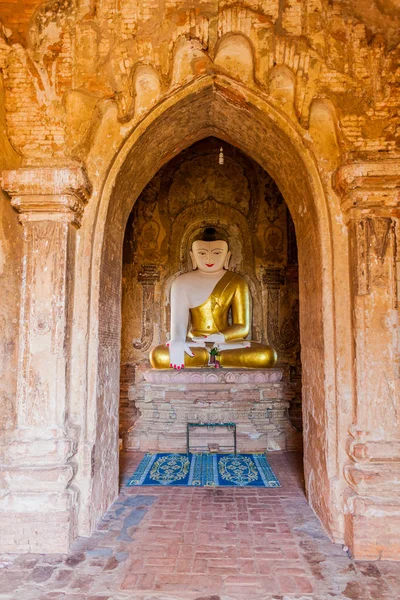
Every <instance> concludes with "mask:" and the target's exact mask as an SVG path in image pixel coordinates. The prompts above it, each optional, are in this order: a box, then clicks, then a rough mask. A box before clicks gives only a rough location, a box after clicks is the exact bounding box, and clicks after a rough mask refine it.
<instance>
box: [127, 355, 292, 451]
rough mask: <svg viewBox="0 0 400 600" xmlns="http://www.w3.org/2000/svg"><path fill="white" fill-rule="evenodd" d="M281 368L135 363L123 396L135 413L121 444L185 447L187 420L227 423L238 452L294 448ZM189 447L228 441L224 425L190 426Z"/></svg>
mask: <svg viewBox="0 0 400 600" xmlns="http://www.w3.org/2000/svg"><path fill="white" fill-rule="evenodd" d="M283 375H284V371H283V369H280V368H276V369H268V370H256V369H254V370H253V369H252V370H244V369H212V368H206V369H190V370H185V371H170V370H165V371H164V370H160V371H156V370H153V369H145V368H141V367H138V368H137V370H136V373H135V384H134V385H133V386H131V388H130V390H129V398H130V400H131V401H133V402H134V403H135V405H136V408H137V409H138V411H139V415H140V416H139V418H138V420H137V421H136V422H135V424H134V425H133V426H132V427H131V428H130V430H129V431H128V433H127V434H126V435H125V438H124V447H125V448H127V449H134V450H140V451H143V452H156V451H171V452H185V450H186V424H187V423H188V422H203V423H211V422H212V423H220V422H227V421H229V422H233V423H236V426H237V449H238V452H263V451H265V450H269V451H271V450H295V449H298V448H299V446H300V447H301V433H299V432H298V431H297V430H296V429H295V428H294V427H293V426H292V425H291V423H290V421H289V417H288V409H289V404H290V400H291V398H292V397H293V395H294V392H293V390H292V389H291V386H290V384H289V383H288V382H287V381H286V378H284V377H283ZM190 440H191V448H193V449H200V447H203V448H204V449H207V445H208V443H213V444H218V445H220V447H221V448H222V446H224V447H226V446H228V445H230V446H231V447H232V446H233V438H232V433H229V432H228V431H226V430H225V429H222V428H215V429H213V430H208V428H207V429H206V428H199V429H195V430H193V431H192V432H191V434H190Z"/></svg>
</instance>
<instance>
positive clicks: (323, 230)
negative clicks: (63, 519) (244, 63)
mask: <svg viewBox="0 0 400 600" xmlns="http://www.w3.org/2000/svg"><path fill="white" fill-rule="evenodd" d="M209 135H214V136H217V137H219V138H220V139H222V140H225V141H227V142H229V143H230V144H232V145H234V146H235V145H236V146H237V147H239V148H240V149H241V150H242V151H243V152H245V153H246V154H248V155H249V156H250V157H251V158H253V159H254V160H255V161H256V162H258V163H259V164H260V165H261V166H262V167H263V168H264V169H266V170H267V171H268V172H269V174H270V175H271V176H272V177H273V178H274V179H275V180H276V182H277V184H278V185H279V187H280V189H281V191H282V194H283V196H284V198H285V200H286V202H287V204H288V206H289V209H290V211H291V213H292V216H293V220H294V222H295V226H296V230H297V233H298V239H299V240H300V244H299V256H300V278H301V285H300V295H301V299H302V301H301V316H300V318H301V323H302V326H301V336H302V346H303V363H304V376H303V377H304V384H305V392H306V396H305V405H306V424H307V426H306V428H305V429H306V435H307V436H308V437H309V440H311V439H312V438H319V439H320V440H321V445H320V448H319V450H318V452H316V451H315V449H312V447H311V446H310V444H306V478H307V488H308V495H309V499H310V502H311V504H312V505H313V507H314V508H315V510H316V512H317V513H318V514H319V515H320V518H321V520H322V521H323V522H324V524H325V526H326V527H327V529H331V530H332V529H341V525H340V523H339V521H340V515H339V513H338V506H340V502H339V500H337V501H336V500H335V502H334V501H333V500H332V504H329V503H328V504H326V502H324V503H323V504H321V498H322V497H323V498H330V497H331V494H332V492H331V490H330V489H329V478H330V477H337V478H338V479H340V478H341V473H340V469H339V465H338V462H337V443H338V442H337V431H336V429H335V423H336V418H337V417H336V411H337V406H336V399H335V394H336V390H335V385H336V382H335V366H334V357H335V339H334V332H333V330H334V325H333V323H334V319H335V315H334V302H333V294H334V290H333V271H332V270H333V264H332V257H333V254H332V253H333V244H334V241H333V237H332V227H331V222H332V220H333V218H334V216H335V215H337V214H338V212H339V210H338V206H337V205H335V204H334V196H333V197H332V198H331V204H330V205H329V204H328V202H327V199H326V194H325V191H324V188H323V185H322V183H321V178H320V174H319V171H318V168H317V163H316V158H315V157H314V155H313V153H312V152H311V150H310V149H309V146H308V144H307V143H306V142H305V140H304V130H302V129H301V127H300V126H299V125H298V124H297V123H293V121H292V120H291V119H290V117H289V116H288V115H287V114H286V113H285V112H284V111H281V110H280V108H279V106H277V105H276V104H274V103H273V101H271V100H270V99H267V97H266V96H264V95H263V94H260V93H259V92H256V91H254V90H252V89H249V88H247V87H246V86H244V85H242V84H239V83H238V82H236V81H233V80H232V79H230V78H229V77H226V76H223V75H210V76H203V77H200V78H198V79H197V80H196V81H194V82H193V83H191V84H188V85H187V86H185V87H182V88H179V89H178V90H177V91H176V92H174V93H173V94H172V95H171V96H169V97H168V98H166V99H165V100H164V101H163V102H161V103H160V104H158V105H157V106H155V107H154V108H153V109H152V110H151V112H150V113H149V114H148V115H147V116H146V117H144V118H143V120H142V121H141V122H140V123H139V124H138V126H137V127H136V128H135V130H134V131H133V132H132V133H131V134H130V135H129V137H128V138H127V139H126V140H125V141H124V142H123V144H122V145H121V147H120V149H119V151H118V153H117V154H116V156H115V159H114V161H113V163H112V165H111V167H110V169H109V172H108V174H107V177H106V179H105V181H104V184H103V186H102V190H101V192H100V194H99V195H100V202H99V210H98V215H97V222H96V229H95V234H94V244H93V255H92V265H93V267H92V283H91V289H92V290H94V291H95V294H94V295H93V297H92V303H91V308H90V310H91V316H90V331H91V351H90V355H89V361H88V362H89V365H90V369H91V370H92V372H91V373H89V380H90V381H91V382H92V383H93V387H92V389H91V390H90V392H89V407H88V411H89V412H88V421H90V422H91V423H92V426H93V427H97V431H98V433H97V444H96V445H97V446H101V447H102V448H106V447H107V446H110V444H113V443H116V440H115V435H114V434H113V433H112V432H111V431H110V430H108V431H107V428H106V429H104V427H103V429H102V424H100V423H98V422H97V420H98V417H97V414H98V413H99V408H98V402H99V399H100V398H101V402H102V404H104V403H105V404H106V405H107V409H106V410H107V411H110V412H111V413H112V414H113V415H114V417H113V419H116V418H117V407H118V398H117V390H118V384H117V378H118V370H119V362H118V359H119V346H118V343H119V332H118V327H119V319H120V314H119V313H120V309H119V302H120V299H119V296H118V293H117V292H114V293H113V296H112V297H111V296H110V295H109V294H108V297H107V298H106V297H105V296H104V293H103V295H102V290H110V289H111V286H114V288H115V289H116V290H117V289H118V287H119V286H118V284H117V282H116V281H115V280H114V281H113V283H112V284H111V282H110V280H109V276H108V275H107V273H113V274H114V275H113V276H114V277H115V276H116V275H115V273H116V272H118V271H119V270H120V248H122V239H123V232H124V227H125V223H126V220H127V218H128V215H129V213H130V211H131V209H132V206H133V203H134V201H135V199H136V198H137V197H138V195H139V194H140V192H141V191H142V189H143V188H144V187H145V185H146V184H147V183H148V181H149V180H150V179H151V178H152V177H153V176H154V175H155V173H156V172H157V171H158V170H159V169H160V167H161V166H163V165H164V164H165V163H166V162H167V161H168V160H170V159H171V158H172V157H173V156H176V155H177V154H178V153H179V152H181V151H182V150H184V149H185V148H186V147H188V146H189V145H191V144H193V143H194V142H196V141H198V140H200V139H202V138H204V137H206V136H209ZM338 244H339V245H340V246H341V247H342V248H343V247H344V246H345V244H343V239H341V240H340V241H339V242H338ZM110 261H111V262H110ZM106 263H107V268H105V264H106ZM316 274H318V275H317V278H316ZM106 315H107V316H106ZM310 315H314V321H313V327H312V331H311V332H310V330H309V327H308V324H309V320H310ZM105 320H108V323H109V324H110V323H113V322H115V323H116V325H114V326H113V327H114V330H115V335H114V337H113V339H114V342H113V344H114V345H112V344H111V345H110V344H106V343H105V339H104V337H103V338H102V335H103V334H104V331H102V325H101V324H102V323H104V322H105ZM97 324H99V325H100V327H98V326H97ZM106 365H107V367H106ZM105 370H108V374H109V377H110V373H113V375H112V378H113V380H114V382H115V389H114V390H112V389H111V386H110V385H108V386H107V385H106V384H105V382H103V380H104V372H105ZM96 373H97V374H96ZM316 373H318V375H317V376H316ZM109 381H110V379H109ZM105 388H107V389H108V391H107V394H108V397H107V398H106V396H107V394H104V390H105ZM101 390H103V392H101ZM99 414H100V413H99ZM328 415H329V416H328ZM307 419H308V421H307ZM328 419H329V437H330V440H331V442H330V443H328V442H327V436H328ZM96 423H97V425H96ZM100 430H101V431H100ZM109 454H110V455H112V452H111V453H109ZM94 461H95V464H96V465H97V467H96V469H95V472H98V473H99V479H100V477H101V475H102V473H103V474H104V469H108V473H110V472H113V470H114V471H115V467H113V468H112V469H111V471H110V469H109V465H108V464H107V461H106V462H105V464H104V465H102V463H101V460H100V456H99V457H95V459H94ZM315 473H319V474H320V475H318V477H317V478H316V477H315ZM322 474H323V475H322ZM108 478H109V475H108ZM103 481H104V476H103ZM96 485H97V484H94V487H96ZM321 486H322V487H324V486H325V487H324V489H325V492H324V493H323V494H321V489H322V487H321ZM334 505H336V507H334ZM104 508H105V507H104V504H103V503H101V504H100V505H98V506H94V504H93V503H92V504H91V509H92V511H94V512H97V515H98V516H101V514H103V512H104ZM333 524H334V526H333Z"/></svg>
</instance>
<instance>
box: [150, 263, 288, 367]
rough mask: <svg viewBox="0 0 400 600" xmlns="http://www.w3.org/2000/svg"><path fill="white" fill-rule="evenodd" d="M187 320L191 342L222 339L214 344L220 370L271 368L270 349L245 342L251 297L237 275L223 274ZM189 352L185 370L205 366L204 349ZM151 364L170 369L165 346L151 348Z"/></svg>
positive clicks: (244, 282)
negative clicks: (219, 335) (218, 336)
mask: <svg viewBox="0 0 400 600" xmlns="http://www.w3.org/2000/svg"><path fill="white" fill-rule="evenodd" d="M230 311H231V324H230V323H229V313H230ZM190 318H191V327H190V330H189V332H188V337H189V338H190V339H192V340H195V341H196V340H197V341H199V340H200V339H201V340H204V341H205V342H207V336H209V335H211V334H214V333H222V334H223V335H224V337H225V342H219V343H218V344H216V346H217V347H218V350H219V356H218V361H219V363H220V365H221V366H222V367H230V368H247V369H248V368H253V369H265V368H268V367H273V366H274V364H275V362H276V359H277V357H276V352H275V350H274V349H273V348H271V347H270V346H266V345H264V344H260V343H257V342H253V341H250V340H246V339H245V338H246V337H247V335H248V333H249V329H250V293H249V287H248V285H247V282H246V281H245V280H244V279H243V277H240V275H237V274H236V273H233V272H232V271H226V272H225V274H224V275H223V276H222V278H221V279H220V280H219V281H218V283H217V284H216V286H215V287H214V289H213V291H212V293H211V295H210V296H209V297H208V298H207V300H206V301H205V302H204V303H203V304H201V305H200V306H196V307H194V308H190ZM189 345H190V342H189ZM191 350H192V352H193V354H194V356H189V355H187V354H185V367H189V368H190V367H192V368H194V367H204V366H207V364H208V362H209V352H208V350H207V348H196V347H191ZM150 362H151V365H152V367H154V368H155V369H168V368H170V356H169V348H168V346H167V345H162V346H157V347H155V348H153V350H152V351H151V354H150Z"/></svg>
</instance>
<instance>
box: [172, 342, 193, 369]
mask: <svg viewBox="0 0 400 600" xmlns="http://www.w3.org/2000/svg"><path fill="white" fill-rule="evenodd" d="M192 345H194V344H193V343H192V342H191V343H190V345H189V343H188V342H186V341H181V340H171V341H170V342H167V346H168V348H169V366H170V367H171V368H172V369H184V368H185V353H186V354H187V355H188V356H194V354H193V352H192V351H191V349H190V346H192Z"/></svg>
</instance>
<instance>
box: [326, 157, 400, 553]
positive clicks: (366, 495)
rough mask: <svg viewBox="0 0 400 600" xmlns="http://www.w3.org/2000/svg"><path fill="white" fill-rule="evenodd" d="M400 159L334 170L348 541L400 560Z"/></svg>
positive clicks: (354, 546) (355, 550) (355, 547)
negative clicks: (344, 350)
mask: <svg viewBox="0 0 400 600" xmlns="http://www.w3.org/2000/svg"><path fill="white" fill-rule="evenodd" d="M399 172H400V160H380V161H379V162H378V161H377V160H370V161H368V160H365V161H363V162H362V161H360V160H355V161H353V162H351V163H349V164H345V165H343V166H342V167H341V168H340V169H338V171H337V172H336V174H335V178H334V179H335V184H336V187H337V189H338V190H339V191H340V193H341V195H342V207H343V211H344V213H345V216H346V219H347V222H348V228H349V235H350V264H351V265H352V272H353V280H352V304H353V315H352V316H353V330H354V339H355V344H354V362H355V408H354V416H353V419H354V421H353V425H352V427H351V428H350V432H349V433H350V437H349V439H348V443H347V453H348V456H349V458H350V460H351V462H349V463H348V464H347V465H346V466H345V477H346V480H347V482H348V484H349V488H348V490H347V492H346V494H345V511H346V519H345V542H346V543H347V544H348V545H349V546H350V548H351V549H352V552H353V554H354V556H355V557H356V558H358V559H365V560H377V559H392V560H400V501H399V481H400V434H399V431H400V428H399V426H400V422H399V414H400V412H399V409H400V334H399V330H400V328H399V325H400V323H399V295H398V294H399V273H400V269H399V264H400V263H399V261H400V257H399V254H398V248H399V243H400V240H399V235H400V229H399V225H400V221H399V219H400V177H399V175H398V174H399Z"/></svg>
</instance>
